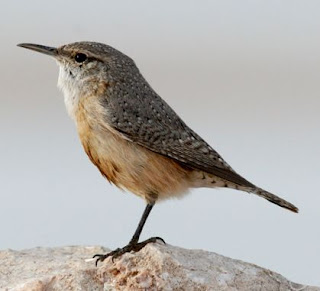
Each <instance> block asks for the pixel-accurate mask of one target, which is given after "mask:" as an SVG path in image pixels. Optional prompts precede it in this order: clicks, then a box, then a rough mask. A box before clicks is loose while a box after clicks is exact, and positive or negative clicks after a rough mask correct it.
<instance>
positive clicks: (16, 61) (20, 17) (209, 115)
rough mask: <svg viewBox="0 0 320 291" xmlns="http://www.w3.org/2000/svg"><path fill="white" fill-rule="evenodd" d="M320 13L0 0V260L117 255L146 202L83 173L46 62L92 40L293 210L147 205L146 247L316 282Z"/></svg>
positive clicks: (284, 4) (300, 4) (239, 197)
mask: <svg viewBox="0 0 320 291" xmlns="http://www.w3.org/2000/svg"><path fill="white" fill-rule="evenodd" d="M319 11H320V2H319V1H316V0H314V1H311V0H308V1H297V0H283V1H278V0H270V1H237V0H233V1H232V0H223V1H222V0H220V1H157V2H156V1H146V0H145V1H117V2H116V1H90V2H89V1H80V0H79V1H62V0H55V1H40V0H39V1H28V2H26V1H5V2H4V3H2V8H1V11H0V28H1V29H0V37H1V46H0V50H1V54H0V57H1V66H0V82H1V83H0V84H1V94H0V98H1V99H0V101H1V103H0V118H1V120H0V130H1V142H0V153H1V154H0V155H1V165H0V177H1V178H0V179H1V183H0V198H1V204H0V229H1V232H2V233H1V239H0V249H6V248H11V249H24V248H32V247H36V246H52V247H53V246H64V245H104V246H106V247H109V248H111V249H113V248H116V247H120V246H124V245H125V244H126V243H127V242H128V241H129V239H130V238H131V236H132V234H133V232H134V230H135V228H136V226H137V223H138V221H139V219H140V216H141V214H142V211H143V209H144V207H145V205H144V201H142V200H141V199H140V198H137V197H135V196H134V195H132V194H129V193H124V192H121V191H120V190H118V189H117V188H116V187H114V186H112V185H110V184H109V183H108V182H107V181H105V180H104V179H103V178H102V176H101V175H100V173H99V171H98V170H97V169H96V168H95V167H94V166H93V165H92V164H91V163H90V162H89V159H88V158H87V156H86V155H85V153H84V151H83V150H82V147H81V145H80V142H79V140H78V137H77V133H76V130H75V126H74V124H73V122H72V121H71V120H70V119H69V117H68V116H67V113H66V110H65V107H64V103H63V97H62V94H61V92H59V91H58V89H57V88H56V83H57V77H58V68H57V66H56V64H55V62H54V61H53V59H51V58H50V57H48V56H45V55H40V54H37V53H35V52H31V51H27V50H25V49H22V48H18V47H16V44H17V43H21V42H31V43H38V44H44V45H49V46H59V45H62V44H66V43H70V42H74V41H80V40H90V41H98V42H103V43H107V44H109V45H111V46H114V47H115V48H117V49H119V50H121V51H123V52H124V53H126V54H128V55H129V56H131V57H132V58H133V59H134V60H135V61H136V64H137V65H138V67H139V68H140V70H141V71H142V73H143V75H144V76H145V77H146V79H147V80H148V81H149V82H150V84H151V85H152V87H153V88H154V89H155V90H156V91H157V92H158V93H159V94H160V95H161V96H162V98H164V99H165V100H166V101H167V102H168V103H169V104H170V105H171V106H172V107H173V108H174V109H175V110H176V112H178V113H179V115H180V116H181V117H182V118H183V119H184V120H185V121H186V122H187V124H188V125H189V126H190V127H191V128H192V129H194V130H195V131H196V132H197V133H199V134H200V135H201V136H202V137H203V138H204V139H205V140H206V141H207V142H209V143H210V144H211V145H212V146H213V147H214V148H215V149H216V150H217V151H218V152H219V153H220V154H221V155H222V156H223V157H224V158H225V159H226V160H227V161H228V162H229V163H230V164H231V165H232V167H233V168H234V169H235V170H237V171H238V172H239V173H240V174H242V175H243V176H244V177H246V178H247V179H248V180H250V181H252V182H253V183H255V184H257V185H259V186H260V187H263V188H265V189H267V190H270V191H271V192H273V193H275V194H277V195H280V196H281V197H283V198H285V199H287V200H289V201H290V202H292V203H294V204H295V205H297V206H298V207H299V208H300V213H299V214H293V213H290V212H289V211H286V210H284V209H281V208H279V207H276V206H275V205H273V204H271V203H268V202H267V201H265V200H263V199H260V198H259V197H257V196H254V195H248V194H246V193H242V192H237V191H233V190H228V189H222V190H212V189H197V190H194V191H192V194H191V195H189V196H187V197H185V198H184V199H182V200H171V201H166V202H163V203H161V204H159V205H157V206H156V207H155V208H154V210H153V212H152V213H151V216H150V218H149V220H148V222H147V224H146V227H145V229H144V232H143V235H142V239H144V238H148V237H150V236H153V235H157V236H161V237H163V238H164V239H165V240H166V241H167V243H169V244H172V245H176V246H180V247H184V248H190V249H194V248H195V249H205V250H209V251H213V252H217V253H219V254H222V255H225V256H229V257H232V258H236V259H241V260H244V261H248V262H251V263H255V264H258V265H260V266H263V267H266V268H269V269H272V270H274V271H277V272H279V273H281V274H282V275H284V276H286V277H287V278H288V279H290V280H293V281H296V282H300V283H305V284H313V285H320V266H319V261H320V228H319V221H320V211H319V205H320V193H319V185H318V184H319V179H320V178H319V174H320V147H319V144H320V131H319V127H320V115H319V109H320V98H319V94H320V88H319V77H320V38H319V31H320V17H319Z"/></svg>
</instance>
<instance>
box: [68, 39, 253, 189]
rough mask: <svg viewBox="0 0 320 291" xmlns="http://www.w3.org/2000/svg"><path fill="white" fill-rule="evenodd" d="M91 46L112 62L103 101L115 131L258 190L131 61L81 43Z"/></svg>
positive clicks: (103, 47)
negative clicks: (186, 120) (157, 90)
mask: <svg viewBox="0 0 320 291" xmlns="http://www.w3.org/2000/svg"><path fill="white" fill-rule="evenodd" d="M73 45H74V44H73ZM88 47H91V48H92V49H94V52H95V55H97V56H101V55H104V56H105V58H107V59H108V62H107V64H108V66H106V67H105V74H106V77H107V79H108V80H109V82H110V83H112V86H110V87H109V88H108V94H107V95H106V96H104V98H101V101H100V102H102V103H103V106H105V107H106V108H107V109H108V114H106V118H107V119H108V120H107V122H108V123H109V124H111V125H112V127H113V128H114V129H116V130H117V131H119V132H121V133H122V134H123V135H125V136H126V137H127V138H128V139H129V140H131V141H132V142H135V143H137V144H139V145H141V146H144V147H146V148H148V149H149V150H151V151H154V152H156V153H159V154H162V155H164V156H167V157H170V158H172V159H174V160H176V161H178V162H180V163H182V164H184V165H185V166H188V167H191V168H194V169H198V170H200V171H204V172H208V173H210V174H212V175H215V176H218V177H220V178H223V179H226V180H228V181H230V182H233V183H235V184H237V185H242V186H247V187H254V185H253V184H252V183H250V182H248V181H247V180H246V179H244V178H243V177H241V176H240V175H238V174H237V173H236V172H235V171H234V170H233V169H232V168H231V167H230V166H229V165H228V164H227V163H226V162H225V161H224V160H223V159H222V157H221V156H220V155H219V154H218V153H217V152H216V151H215V150H214V149H213V148H212V147H211V146H210V145H208V144H207V143H206V142H205V141H204V140H203V139H202V138H201V137H200V136H199V135H197V134H196V133H195V132H194V131H193V130H191V129H190V128H189V127H188V126H187V125H186V124H185V123H184V122H183V121H182V119H181V118H180V117H179V116H178V115H177V114H176V113H175V111H174V110H172V108H171V107H170V106H169V105H168V104H167V103H166V102H165V101H164V100H163V99H162V98H161V97H160V96H159V95H158V94H157V93H156V92H155V91H154V90H153V89H152V88H151V86H150V85H149V84H148V82H147V81H146V80H145V79H144V77H143V76H142V75H141V73H140V71H139V69H138V68H137V66H136V65H135V63H134V62H133V60H132V59H131V58H129V57H128V56H126V55H124V54H123V53H121V52H119V51H117V50H115V49H114V48H112V47H110V46H107V45H104V44H97V43H79V44H78V48H79V49H83V50H88Z"/></svg>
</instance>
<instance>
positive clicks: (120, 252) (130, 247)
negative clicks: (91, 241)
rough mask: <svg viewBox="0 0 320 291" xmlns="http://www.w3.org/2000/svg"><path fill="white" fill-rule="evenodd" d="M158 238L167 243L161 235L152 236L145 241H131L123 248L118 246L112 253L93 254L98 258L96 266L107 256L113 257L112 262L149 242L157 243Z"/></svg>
mask: <svg viewBox="0 0 320 291" xmlns="http://www.w3.org/2000/svg"><path fill="white" fill-rule="evenodd" d="M157 240H160V241H162V242H163V243H164V244H165V243H166V242H165V241H164V240H163V239H162V238H161V237H157V236H156V237H151V238H149V239H147V240H145V241H143V242H140V243H138V242H130V243H129V244H127V245H126V246H125V247H123V248H118V249H116V250H114V251H112V252H110V253H107V254H96V255H94V256H93V258H97V260H96V266H97V265H98V262H103V261H104V260H105V259H106V258H108V257H112V262H113V261H114V259H116V258H118V257H120V256H122V255H123V254H125V253H129V252H131V251H134V252H138V251H140V250H141V249H142V248H144V247H145V246H146V245H147V244H148V243H155V242H157Z"/></svg>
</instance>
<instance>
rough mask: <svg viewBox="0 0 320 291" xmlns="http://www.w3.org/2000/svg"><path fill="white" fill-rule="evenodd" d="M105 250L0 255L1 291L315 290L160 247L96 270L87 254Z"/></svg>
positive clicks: (204, 255) (210, 256) (252, 268)
mask: <svg viewBox="0 0 320 291" xmlns="http://www.w3.org/2000/svg"><path fill="white" fill-rule="evenodd" d="M107 251H108V250H107V249H104V248H102V247H80V246H74V247H60V248H34V249H30V250H23V251H13V250H5V251H0V290H6V291H7V290H8V291H9V290H10V291H27V290H28V291H45V290H46V291H47V290H48V291H54V290H89V291H94V290H101V291H111V290H199V291H200V290H305V291H306V290H308V291H311V290H314V291H316V290H319V291H320V288H319V287H310V286H303V285H300V284H296V283H292V282H290V281H288V280H287V279H285V278H284V277H282V276H281V275H279V274H277V273H274V272H272V271H269V270H267V269H263V268H261V267H258V266H256V265H253V264H249V263H245V262H242V261H239V260H233V259H230V258H227V257H224V256H221V255H218V254H215V253H210V252H206V251H202V250H186V249H182V248H178V247H173V246H170V245H165V246H164V245H162V244H149V245H147V246H146V247H145V248H143V249H142V250H141V251H140V252H138V253H130V254H125V255H123V256H122V257H121V258H119V259H116V260H115V262H114V263H113V262H112V260H111V259H107V260H105V261H104V262H103V263H100V264H99V266H98V267H95V261H94V260H92V259H91V257H92V255H93V254H96V253H104V252H107Z"/></svg>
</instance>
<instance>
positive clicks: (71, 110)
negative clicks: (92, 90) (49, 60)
mask: <svg viewBox="0 0 320 291" xmlns="http://www.w3.org/2000/svg"><path fill="white" fill-rule="evenodd" d="M59 68H60V70H59V78H58V88H59V89H60V90H61V91H62V93H63V95H64V103H65V105H66V108H67V111H68V114H69V116H70V117H71V118H72V119H73V120H75V112H76V110H77V108H78V104H79V96H80V92H79V84H78V82H77V80H76V79H75V77H74V76H72V75H70V73H69V71H68V70H66V69H65V68H64V67H63V66H62V65H60V64H59Z"/></svg>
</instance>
